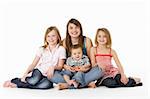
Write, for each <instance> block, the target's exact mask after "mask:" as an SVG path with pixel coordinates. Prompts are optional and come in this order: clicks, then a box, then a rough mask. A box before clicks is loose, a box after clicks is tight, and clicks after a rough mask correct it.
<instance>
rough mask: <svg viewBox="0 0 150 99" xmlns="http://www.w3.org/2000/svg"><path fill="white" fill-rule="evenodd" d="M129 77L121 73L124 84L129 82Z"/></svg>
mask: <svg viewBox="0 0 150 99" xmlns="http://www.w3.org/2000/svg"><path fill="white" fill-rule="evenodd" d="M128 80H129V79H128V78H127V77H126V76H125V75H121V82H122V83H123V84H125V85H126V84H127V83H128Z"/></svg>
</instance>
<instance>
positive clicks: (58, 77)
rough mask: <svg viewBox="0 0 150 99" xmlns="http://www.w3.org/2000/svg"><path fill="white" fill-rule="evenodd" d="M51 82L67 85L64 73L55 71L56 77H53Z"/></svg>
mask: <svg viewBox="0 0 150 99" xmlns="http://www.w3.org/2000/svg"><path fill="white" fill-rule="evenodd" d="M50 81H51V82H53V83H56V84H58V83H66V81H65V79H64V77H63V74H62V71H58V70H56V71H54V75H53V77H52V78H51V79H50Z"/></svg>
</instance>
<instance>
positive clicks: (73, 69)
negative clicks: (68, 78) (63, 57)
mask: <svg viewBox="0 0 150 99" xmlns="http://www.w3.org/2000/svg"><path fill="white" fill-rule="evenodd" d="M68 69H69V71H71V72H75V71H76V70H75V68H74V67H71V66H69V68H68Z"/></svg>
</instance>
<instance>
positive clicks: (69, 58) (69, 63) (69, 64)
mask: <svg viewBox="0 0 150 99" xmlns="http://www.w3.org/2000/svg"><path fill="white" fill-rule="evenodd" d="M71 62H72V59H71V57H68V58H67V61H66V64H67V65H68V66H71Z"/></svg>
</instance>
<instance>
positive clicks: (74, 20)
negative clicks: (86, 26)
mask: <svg viewBox="0 0 150 99" xmlns="http://www.w3.org/2000/svg"><path fill="white" fill-rule="evenodd" d="M70 23H72V24H74V25H76V26H77V27H79V28H80V31H81V33H80V35H79V42H78V44H80V45H81V47H82V48H83V43H84V37H83V30H82V26H81V24H80V22H79V21H78V20H77V19H73V18H72V19H70V20H69V21H68V23H67V27H66V29H67V31H66V39H65V45H66V49H67V52H68V56H70V54H71V53H70V50H71V46H72V41H71V36H70V35H69V33H68V26H69V24H70Z"/></svg>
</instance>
